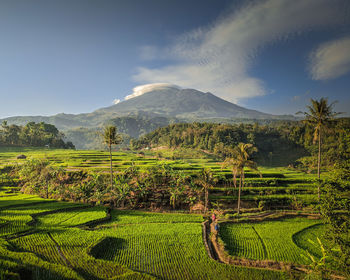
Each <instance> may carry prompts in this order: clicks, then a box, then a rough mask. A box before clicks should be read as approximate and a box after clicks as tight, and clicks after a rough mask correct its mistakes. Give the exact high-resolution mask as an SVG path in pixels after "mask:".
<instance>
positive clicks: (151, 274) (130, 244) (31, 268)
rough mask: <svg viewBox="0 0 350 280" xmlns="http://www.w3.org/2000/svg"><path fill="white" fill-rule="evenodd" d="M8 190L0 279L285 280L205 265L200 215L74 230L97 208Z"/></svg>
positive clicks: (142, 217) (128, 218)
mask: <svg viewBox="0 0 350 280" xmlns="http://www.w3.org/2000/svg"><path fill="white" fill-rule="evenodd" d="M8 191H9V188H7V187H6V186H4V185H3V186H2V189H1V190H0V210H1V211H0V233H1V235H0V276H1V277H0V279H18V277H19V275H21V276H22V277H23V276H24V275H25V276H26V277H30V279H43V280H44V279H45V280H46V279H285V275H284V274H283V273H282V272H274V271H268V270H261V269H252V268H244V267H236V266H229V265H225V264H221V263H218V262H216V261H214V260H212V259H210V258H209V257H208V255H207V252H206V249H205V247H204V243H203V240H202V226H201V223H202V221H203V218H202V216H201V215H189V214H177V213H170V214H165V213H151V212H143V211H120V210H113V211H112V213H111V220H110V221H109V222H107V223H102V224H101V225H97V226H96V227H95V228H90V229H89V228H85V227H80V225H82V224H85V223H86V222H89V221H94V220H96V219H100V218H101V217H105V216H106V212H105V209H104V207H102V206H99V207H87V205H82V204H75V203H67V202H57V201H50V200H44V199H40V198H38V197H33V196H28V195H23V194H18V195H17V194H16V193H12V196H11V198H12V199H11V200H9V199H8V197H7V196H8V194H7V193H6V192H8ZM16 199H17V200H16ZM11 202H12V203H11ZM20 202H21V203H20Z"/></svg>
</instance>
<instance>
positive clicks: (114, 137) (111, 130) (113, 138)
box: [103, 125, 123, 187]
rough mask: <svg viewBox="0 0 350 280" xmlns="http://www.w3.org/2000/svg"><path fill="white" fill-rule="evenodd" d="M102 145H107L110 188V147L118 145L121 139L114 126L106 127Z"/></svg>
mask: <svg viewBox="0 0 350 280" xmlns="http://www.w3.org/2000/svg"><path fill="white" fill-rule="evenodd" d="M103 140H104V143H105V144H107V146H108V150H109V158H110V167H111V170H110V171H111V187H112V186H113V165H112V145H119V144H120V143H121V142H122V141H123V138H122V137H121V135H120V134H119V133H118V132H117V128H116V127H115V126H112V125H111V126H106V127H105V128H104V133H103Z"/></svg>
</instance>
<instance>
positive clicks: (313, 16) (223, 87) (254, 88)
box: [133, 0, 345, 102]
mask: <svg viewBox="0 0 350 280" xmlns="http://www.w3.org/2000/svg"><path fill="white" fill-rule="evenodd" d="M341 3H344V1H341V0H339V1H338V0H335V1H329V0H308V1H305V0H293V1H290V0H265V1H252V2H248V4H246V5H244V6H242V7H241V8H239V9H235V12H233V13H231V14H229V15H228V16H226V17H223V18H221V19H219V20H218V21H217V22H216V23H214V24H212V25H211V26H209V27H207V28H201V29H197V30H193V31H191V32H189V33H186V34H183V35H182V36H181V37H180V38H176V40H175V41H174V42H173V43H172V44H171V46H169V47H168V48H164V49H159V48H158V47H157V46H155V47H154V49H152V47H151V46H147V48H144V49H143V51H142V56H143V57H144V58H147V59H151V58H153V56H154V55H155V53H157V54H158V58H161V59H164V58H165V59H168V60H171V61H172V63H170V64H168V65H167V66H164V67H159V68H147V67H139V68H138V69H137V73H136V74H135V75H134V76H133V78H134V80H135V81H137V82H148V83H155V82H159V81H168V82H170V83H174V84H178V85H181V86H182V87H186V88H196V89H199V90H201V91H210V92H215V93H216V94H217V95H218V96H220V97H221V98H224V99H226V100H229V101H233V102H237V101H238V100H241V99H244V98H251V97H255V96H260V95H264V94H266V93H268V92H269V89H267V88H266V87H265V85H264V82H263V81H262V80H260V79H259V78H257V77H254V76H252V75H251V74H250V69H251V67H252V64H253V63H254V58H255V57H256V55H257V54H258V52H259V49H261V48H262V47H264V46H266V45H267V44H272V43H274V42H276V41H280V40H284V39H286V38H288V36H290V35H294V34H297V33H299V32H303V31H309V30H311V29H316V28H320V27H325V26H327V27H328V26H332V25H335V24H339V23H342V22H343V21H344V18H343V16H344V13H345V12H344V11H343V10H342V8H341ZM154 50H157V52H155V51H154Z"/></svg>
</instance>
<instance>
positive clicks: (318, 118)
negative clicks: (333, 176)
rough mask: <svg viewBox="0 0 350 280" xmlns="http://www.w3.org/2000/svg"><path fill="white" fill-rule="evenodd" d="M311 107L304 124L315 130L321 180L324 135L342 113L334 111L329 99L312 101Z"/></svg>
mask: <svg viewBox="0 0 350 280" xmlns="http://www.w3.org/2000/svg"><path fill="white" fill-rule="evenodd" d="M310 102H311V105H308V106H306V108H307V109H308V111H307V112H298V113H302V114H304V116H305V119H304V122H305V123H306V124H307V125H310V126H312V127H313V128H314V129H315V130H314V137H313V142H314V143H316V142H318V157H317V177H318V179H320V178H321V145H322V135H323V132H324V130H325V129H327V128H328V127H329V124H330V122H331V121H332V120H334V118H335V117H336V116H337V115H339V114H340V113H336V112H334V111H333V105H334V103H335V102H333V103H331V104H328V99H327V98H324V97H322V98H321V99H320V100H314V99H310ZM318 199H320V184H318Z"/></svg>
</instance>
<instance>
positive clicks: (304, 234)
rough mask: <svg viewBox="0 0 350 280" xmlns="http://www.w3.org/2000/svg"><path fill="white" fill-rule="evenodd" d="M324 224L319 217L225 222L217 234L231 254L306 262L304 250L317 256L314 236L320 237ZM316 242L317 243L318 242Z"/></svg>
mask: <svg viewBox="0 0 350 280" xmlns="http://www.w3.org/2000/svg"><path fill="white" fill-rule="evenodd" d="M324 230H325V225H323V224H322V223H321V221H320V220H310V219H306V218H289V219H284V220H279V221H265V222H259V223H225V224H222V226H221V229H220V237H221V239H222V240H223V241H224V243H225V248H226V250H227V251H228V252H229V253H230V255H232V256H238V257H242V258H247V259H252V260H275V261H283V262H293V263H297V264H309V263H310V261H309V260H308V259H307V258H305V257H303V255H304V256H307V253H306V250H307V251H309V252H310V253H311V254H313V255H314V256H316V257H320V255H321V250H320V248H319V246H317V245H316V246H314V245H313V244H312V243H310V242H309V241H308V240H309V239H310V240H312V241H314V242H316V243H317V239H316V238H317V237H319V238H320V239H321V240H323V238H322V237H323V233H324ZM317 244H318V243H317Z"/></svg>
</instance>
